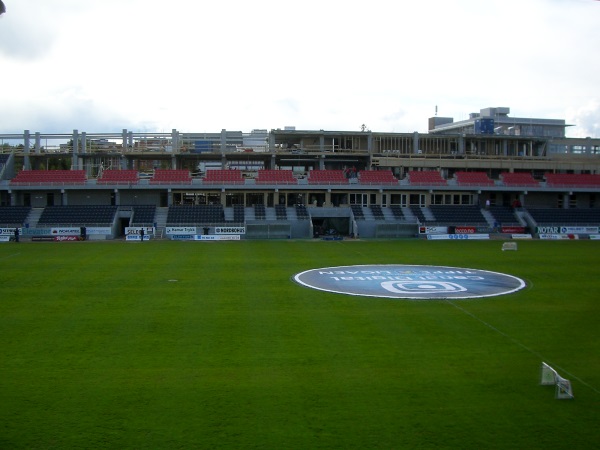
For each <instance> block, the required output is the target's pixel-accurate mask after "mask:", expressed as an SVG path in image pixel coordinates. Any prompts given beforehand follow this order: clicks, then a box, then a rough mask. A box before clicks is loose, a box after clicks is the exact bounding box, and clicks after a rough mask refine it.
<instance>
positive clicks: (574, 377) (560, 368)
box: [446, 300, 600, 394]
mask: <svg viewBox="0 0 600 450" xmlns="http://www.w3.org/2000/svg"><path fill="white" fill-rule="evenodd" d="M446 303H448V304H450V305H452V306H454V307H455V308H456V309H458V310H460V311H462V312H463V313H465V314H466V315H468V316H471V317H472V318H473V319H475V320H477V321H478V322H481V323H482V324H484V325H485V326H486V327H488V328H489V329H491V330H494V331H495V332H496V333H498V334H501V335H502V336H504V337H505V338H506V339H508V340H510V341H512V342H513V343H514V344H516V345H518V346H519V347H521V348H522V349H524V350H527V351H528V352H529V353H531V354H532V355H535V356H537V357H538V358H540V361H548V363H549V364H550V365H552V367H555V368H556V369H559V370H560V371H561V372H563V373H565V374H567V375H568V376H569V377H571V378H572V379H573V380H577V381H578V382H580V383H581V384H583V385H584V386H587V387H588V388H590V389H591V390H592V391H594V392H595V393H596V394H600V390H598V389H596V388H595V387H594V386H592V385H590V384H588V383H586V382H585V381H583V380H582V379H581V378H579V377H577V376H575V375H573V374H572V373H571V372H569V371H567V370H566V369H564V368H562V367H560V366H558V365H556V364H555V363H553V362H552V361H550V360H549V359H547V358H545V357H544V356H543V355H541V354H540V353H538V352H536V351H535V350H533V349H532V348H529V347H527V346H526V345H525V344H523V343H522V342H520V341H518V340H516V339H515V338H513V337H512V336H509V335H508V334H506V333H505V332H503V331H501V330H499V329H498V328H496V327H495V326H493V325H492V324H490V323H488V322H486V321H485V320H483V319H480V318H479V317H477V316H476V315H475V314H473V313H472V312H470V311H467V310H466V309H464V308H462V307H460V306H458V305H457V304H455V303H452V302H451V301H450V300H446Z"/></svg>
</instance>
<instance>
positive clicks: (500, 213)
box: [488, 206, 520, 225]
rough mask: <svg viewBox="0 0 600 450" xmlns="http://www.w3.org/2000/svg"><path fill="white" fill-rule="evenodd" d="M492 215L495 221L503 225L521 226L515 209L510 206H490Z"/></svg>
mask: <svg viewBox="0 0 600 450" xmlns="http://www.w3.org/2000/svg"><path fill="white" fill-rule="evenodd" d="M488 209H489V211H490V213H491V214H492V216H493V217H494V220H496V222H498V223H499V224H502V225H520V222H519V219H517V216H516V215H515V210H514V208H511V207H510V206H490V207H489V208H488Z"/></svg>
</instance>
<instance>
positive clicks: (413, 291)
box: [294, 265, 525, 300]
mask: <svg viewBox="0 0 600 450" xmlns="http://www.w3.org/2000/svg"><path fill="white" fill-rule="evenodd" d="M294 280H295V281H296V282H298V283H300V284H302V285H304V286H307V287H310V288H313V289H318V290H321V291H327V292H334V293H338V294H348V295H362V296H367V297H385V298H401V299H411V300H436V299H438V300H439V299H466V298H481V297H493V296H496V295H504V294H510V293H512V292H516V291H518V290H520V289H523V288H524V287H525V282H524V281H523V280H521V279H520V278H517V277H514V276H512V275H506V274H503V273H498V272H489V271H487V270H478V269H464V268H459V267H445V266H410V265H363V266H338V267H325V268H321V269H311V270H307V271H305V272H301V273H299V274H297V275H295V276H294Z"/></svg>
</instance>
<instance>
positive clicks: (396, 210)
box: [390, 205, 405, 220]
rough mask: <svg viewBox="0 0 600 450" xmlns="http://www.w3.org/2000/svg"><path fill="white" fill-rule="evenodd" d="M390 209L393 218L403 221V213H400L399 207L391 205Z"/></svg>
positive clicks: (400, 208)
mask: <svg viewBox="0 0 600 450" xmlns="http://www.w3.org/2000/svg"><path fill="white" fill-rule="evenodd" d="M390 209H391V210H392V214H393V215H394V217H395V218H396V219H398V220H404V219H405V217H404V212H403V211H402V207H401V206H400V205H392V206H391V207H390Z"/></svg>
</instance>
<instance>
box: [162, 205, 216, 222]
mask: <svg viewBox="0 0 600 450" xmlns="http://www.w3.org/2000/svg"><path fill="white" fill-rule="evenodd" d="M209 223H225V213H224V211H223V206H222V205H183V206H171V207H169V212H168V214H167V225H169V226H175V225H196V224H209Z"/></svg>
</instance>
